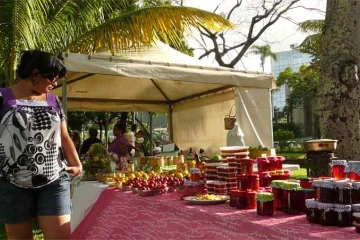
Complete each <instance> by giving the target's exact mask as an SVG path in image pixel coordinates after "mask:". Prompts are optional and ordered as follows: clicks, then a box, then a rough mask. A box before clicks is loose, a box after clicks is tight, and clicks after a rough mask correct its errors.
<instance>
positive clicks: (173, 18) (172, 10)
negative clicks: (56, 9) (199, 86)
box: [68, 6, 233, 52]
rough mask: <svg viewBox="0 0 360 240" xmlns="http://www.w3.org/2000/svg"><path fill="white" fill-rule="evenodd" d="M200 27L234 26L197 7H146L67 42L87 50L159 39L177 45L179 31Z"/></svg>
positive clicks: (121, 46) (215, 29)
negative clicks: (71, 41) (74, 40)
mask: <svg viewBox="0 0 360 240" xmlns="http://www.w3.org/2000/svg"><path fill="white" fill-rule="evenodd" d="M200 27H206V28H207V29H210V30H213V31H221V30H224V29H227V28H231V27H233V25H232V24H231V23H230V22H229V21H228V20H226V19H225V18H223V17H221V16H219V15H217V14H214V13H211V12H208V11H204V10H200V9H196V8H190V7H178V6H166V7H146V8H140V9H137V10H134V11H131V12H127V13H124V14H121V15H120V16H118V17H115V18H113V19H111V20H108V21H106V22H105V23H103V24H100V25H99V26H97V27H95V28H94V29H92V30H90V31H88V32H87V33H85V34H83V36H82V37H81V38H79V39H77V40H78V41H77V42H73V43H72V44H70V45H69V46H68V49H71V50H78V51H86V52H89V51H91V50H93V49H99V48H100V49H101V48H110V49H112V50H113V51H120V50H123V49H127V48H129V47H130V46H133V47H138V46H140V45H142V44H145V45H148V44H151V43H152V42H154V40H156V39H160V38H161V39H162V40H163V41H165V42H167V43H169V42H171V43H173V44H175V45H176V44H177V43H180V42H181V39H180V38H179V32H184V31H185V30H191V28H200Z"/></svg>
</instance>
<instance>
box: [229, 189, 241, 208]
mask: <svg viewBox="0 0 360 240" xmlns="http://www.w3.org/2000/svg"><path fill="white" fill-rule="evenodd" d="M229 195H230V207H236V203H237V201H239V196H238V195H239V190H231V191H230V192H229Z"/></svg>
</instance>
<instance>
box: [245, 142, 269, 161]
mask: <svg viewBox="0 0 360 240" xmlns="http://www.w3.org/2000/svg"><path fill="white" fill-rule="evenodd" d="M249 152H250V158H251V159H256V158H258V157H261V154H266V156H270V150H269V149H268V148H267V147H263V146H261V145H259V146H257V147H249Z"/></svg>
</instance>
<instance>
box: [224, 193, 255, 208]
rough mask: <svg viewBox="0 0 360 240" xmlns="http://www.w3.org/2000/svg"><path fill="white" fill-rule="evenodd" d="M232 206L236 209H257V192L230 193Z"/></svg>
mask: <svg viewBox="0 0 360 240" xmlns="http://www.w3.org/2000/svg"><path fill="white" fill-rule="evenodd" d="M229 195H230V206H231V207H235V208H236V209H255V208H256V192H255V191H242V190H238V189H236V190H231V191H230V193H229Z"/></svg>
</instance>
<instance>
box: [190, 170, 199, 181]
mask: <svg viewBox="0 0 360 240" xmlns="http://www.w3.org/2000/svg"><path fill="white" fill-rule="evenodd" d="M190 179H191V181H193V182H198V181H200V169H199V168H190Z"/></svg>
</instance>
